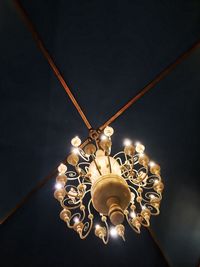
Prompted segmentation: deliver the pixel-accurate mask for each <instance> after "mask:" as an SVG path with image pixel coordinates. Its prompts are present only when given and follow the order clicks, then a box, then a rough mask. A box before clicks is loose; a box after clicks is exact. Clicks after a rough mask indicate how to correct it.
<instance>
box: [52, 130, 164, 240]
mask: <svg viewBox="0 0 200 267" xmlns="http://www.w3.org/2000/svg"><path fill="white" fill-rule="evenodd" d="M113 133H114V130H113V128H112V127H109V126H108V127H106V128H105V129H104V134H103V135H101V136H100V133H98V132H94V133H93V134H92V135H91V137H92V138H90V139H89V142H87V144H86V145H84V144H82V145H81V140H80V139H79V138H78V137H75V138H73V139H72V140H71V144H72V146H73V149H72V152H71V154H70V155H69V156H68V158H67V163H68V166H66V165H65V164H63V163H61V164H60V166H59V167H58V176H57V178H56V185H55V187H56V190H55V192H54V197H55V198H56V199H57V200H58V201H59V202H60V205H61V207H62V211H61V213H60V218H61V219H62V220H63V221H64V222H66V224H67V226H68V227H69V228H71V229H73V230H75V231H76V232H77V233H78V234H79V236H80V238H81V239H84V238H86V237H87V236H88V234H89V233H90V231H91V230H92V229H93V225H94V223H95V226H94V232H95V235H96V236H97V237H99V238H100V239H102V241H103V242H104V243H105V244H107V243H108V241H109V236H110V235H111V236H120V237H121V238H122V239H123V240H125V238H124V232H125V227H124V225H123V223H124V221H127V223H128V224H129V225H130V227H131V228H132V229H133V230H134V231H135V232H137V233H140V229H141V226H144V227H149V225H150V218H151V215H158V214H159V206H160V202H161V199H162V191H163V189H164V184H163V183H162V181H161V176H160V166H159V165H158V164H156V163H154V162H152V161H150V160H149V158H148V156H147V155H146V154H145V153H144V150H145V147H144V145H142V144H140V143H136V144H135V145H133V144H132V143H131V141H130V140H125V142H124V150H123V151H120V152H118V153H117V154H115V155H114V156H111V147H112V142H111V136H112V135H113ZM99 137H100V138H99Z"/></svg>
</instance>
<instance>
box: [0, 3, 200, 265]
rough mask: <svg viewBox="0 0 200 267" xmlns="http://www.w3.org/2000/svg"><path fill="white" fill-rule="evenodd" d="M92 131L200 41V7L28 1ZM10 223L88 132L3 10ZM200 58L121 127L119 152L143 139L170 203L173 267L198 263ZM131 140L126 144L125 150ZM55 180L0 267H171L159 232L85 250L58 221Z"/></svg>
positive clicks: (35, 202) (163, 220)
mask: <svg viewBox="0 0 200 267" xmlns="http://www.w3.org/2000/svg"><path fill="white" fill-rule="evenodd" d="M22 4H23V6H24V7H25V9H26V10H27V12H28V14H29V16H30V18H31V20H32V21H33V23H34V24H35V26H36V28H37V30H38V31H39V33H40V35H41V36H42V39H43V40H44V43H45V45H46V46H47V48H48V50H49V51H50V53H51V55H52V56H53V58H54V59H55V62H56V64H57V65H58V66H59V68H60V70H61V72H62V74H63V76H64V78H65V79H66V81H67V84H68V85H69V87H70V88H71V89H72V92H73V93H74V95H75V97H76V98H77V100H78V102H79V103H80V104H81V106H82V107H83V110H84V111H85V113H86V115H87V117H88V119H89V120H90V122H91V124H92V125H93V126H94V127H97V126H99V125H101V124H102V123H103V122H104V121H105V120H106V119H108V118H109V117H110V116H111V115H112V114H113V113H114V112H116V111H117V110H118V109H119V108H120V107H121V106H122V105H123V104H124V103H126V102H127V101H128V100H129V99H130V98H131V97H132V96H134V95H135V94H136V93H137V92H138V91H139V90H140V89H141V88H142V87H143V86H144V85H145V84H146V83H148V82H149V81H150V80H151V79H153V78H154V77H155V76H156V74H158V73H159V72H160V71H161V70H162V69H163V68H164V67H165V66H166V65H168V64H169V63H170V62H172V61H173V60H174V59H175V58H176V57H177V56H178V55H180V54H181V53H182V52H183V51H185V50H186V49H187V48H189V47H190V46H191V45H192V44H193V43H194V42H195V41H197V40H198V39H200V26H199V25H200V1H197V0H196V1H153V2H152V1H142V2H141V1H39V0H36V1H26V0H23V1H22ZM0 34H1V42H0V50H1V54H0V63H1V64H0V67H1V72H0V73H1V74H0V108H1V112H0V122H1V130H0V157H1V160H0V162H1V187H2V190H1V195H0V203H1V205H0V217H1V218H3V217H4V216H5V215H6V214H7V212H9V210H10V209H11V208H13V207H14V206H15V205H16V204H17V203H18V202H19V201H20V199H21V198H22V197H23V196H24V195H25V194H26V193H27V192H28V191H29V190H31V188H33V187H34V186H35V185H36V184H37V182H39V181H41V179H42V178H44V177H45V176H46V175H47V174H49V173H50V171H51V170H52V169H54V167H55V166H56V165H57V164H58V163H59V162H60V161H61V160H62V159H63V158H64V157H65V156H66V153H67V152H68V151H69V149H70V146H69V144H70V140H71V138H72V137H73V136H74V135H75V134H78V135H79V136H80V137H81V138H82V139H84V138H85V137H86V136H87V129H86V127H85V125H84V124H83V122H82V121H81V119H80V117H79V115H78V113H77V111H76V110H75V109H74V107H73V105H72V104H71V102H70V100H69V98H68V96H67V95H66V93H65V91H64V90H63V88H62V87H61V85H60V84H59V82H58V81H57V79H56V78H55V76H54V75H53V73H52V71H51V69H50V67H49V65H48V64H47V62H46V61H45V59H44V58H43V56H42V55H41V53H40V51H39V50H38V48H37V47H36V45H35V43H34V41H33V39H32V37H31V34H30V32H29V31H28V29H27V28H26V26H25V25H24V23H23V21H22V20H21V18H20V16H19V14H18V13H17V11H16V9H15V6H14V4H13V2H12V1H1V3H0ZM199 69H200V50H197V51H196V52H195V53H193V55H191V56H190V57H189V58H188V59H186V60H185V61H184V62H183V63H181V64H180V65H179V66H178V67H177V68H176V69H175V70H173V72H172V73H170V74H169V75H168V77H166V78H165V79H164V80H162V81H161V82H160V83H159V84H158V85H157V86H156V87H155V88H154V89H153V90H152V91H151V92H149V93H148V94H147V95H145V96H144V97H143V98H142V99H141V100H140V101H138V102H137V103H136V104H135V105H134V106H132V107H131V108H130V109H129V110H127V111H126V112H125V113H124V114H123V115H122V116H121V117H119V118H118V119H117V121H116V122H115V123H113V127H114V129H115V133H116V134H115V136H114V139H113V143H114V149H115V150H117V149H118V148H120V146H121V143H122V141H123V138H124V137H129V138H132V139H133V140H140V141H141V142H143V143H144V144H145V145H146V148H147V153H148V154H149V155H150V156H151V157H152V158H153V160H155V161H157V162H158V163H160V165H161V166H162V173H163V178H164V182H165V187H166V188H165V193H164V196H163V203H162V206H161V214H160V216H158V217H156V218H153V220H152V228H153V230H154V232H155V233H156V236H157V238H158V240H159V243H160V245H161V247H162V249H163V251H164V253H165V254H166V255H167V257H168V259H169V261H170V265H171V266H173V267H190V266H191V267H192V266H195V267H196V266H197V264H198V260H199V258H200V213H199V206H200V197H199V185H200V183H199V173H200V170H199V168H200V167H199V162H198V158H199V156H198V151H199V148H200V145H199V134H200V133H199V111H200V107H199V96H200V90H199V84H200V75H199ZM120 142H121V143H120ZM58 214H59V207H58V204H57V203H56V201H54V199H53V181H50V182H49V183H48V184H46V185H45V186H44V187H43V188H42V189H41V190H40V191H39V192H37V193H36V194H35V195H34V196H33V197H32V198H31V199H30V201H29V202H28V203H27V204H25V205H24V206H23V208H21V209H20V210H19V211H18V212H17V213H16V214H15V215H14V216H13V217H11V218H10V219H9V220H8V221H7V222H6V223H5V224H3V225H2V226H1V229H2V231H1V236H0V248H1V250H0V251H1V252H0V253H1V254H0V256H1V262H2V263H3V264H2V266H24V265H26V266H40V265H41V266H42V265H45V266H79V265H82V266H86V265H89V266H137V267H138V266H159V267H160V266H161V267H162V266H163V267H164V266H167V265H166V262H165V261H164V258H163V257H162V255H161V253H160V252H159V250H158V249H157V247H156V246H155V244H154V242H153V240H152V239H151V237H150V235H149V233H148V232H147V231H145V229H144V230H143V232H142V234H141V235H139V236H138V235H136V234H135V233H133V232H131V231H130V230H128V229H127V233H126V237H127V241H126V243H125V244H124V243H123V242H119V241H116V240H113V241H112V242H111V244H109V245H108V246H106V247H104V246H103V245H102V244H101V243H100V241H99V240H97V239H96V238H95V237H94V236H93V235H91V236H90V237H89V238H88V240H86V241H80V240H79V239H78V237H77V236H76V234H75V233H74V232H72V231H69V230H66V228H65V225H64V224H63V223H62V222H61V221H60V219H59V217H58Z"/></svg>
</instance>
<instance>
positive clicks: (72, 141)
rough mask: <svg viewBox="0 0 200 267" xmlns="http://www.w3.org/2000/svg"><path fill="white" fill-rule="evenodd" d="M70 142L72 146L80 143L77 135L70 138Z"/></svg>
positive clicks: (77, 145)
mask: <svg viewBox="0 0 200 267" xmlns="http://www.w3.org/2000/svg"><path fill="white" fill-rule="evenodd" d="M71 144H72V146H74V147H79V146H80V144H81V139H80V138H79V137H78V136H75V137H74V138H73V139H72V140H71Z"/></svg>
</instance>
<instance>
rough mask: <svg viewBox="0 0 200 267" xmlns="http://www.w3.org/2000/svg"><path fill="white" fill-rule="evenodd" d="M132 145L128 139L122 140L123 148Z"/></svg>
mask: <svg viewBox="0 0 200 267" xmlns="http://www.w3.org/2000/svg"><path fill="white" fill-rule="evenodd" d="M131 144H132V142H131V140H130V139H125V140H124V146H130V145H131Z"/></svg>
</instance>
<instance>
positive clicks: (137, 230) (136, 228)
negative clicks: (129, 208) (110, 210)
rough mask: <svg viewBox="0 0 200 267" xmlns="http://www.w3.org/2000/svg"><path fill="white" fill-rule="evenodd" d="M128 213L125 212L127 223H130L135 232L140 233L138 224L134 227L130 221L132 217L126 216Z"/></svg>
mask: <svg viewBox="0 0 200 267" xmlns="http://www.w3.org/2000/svg"><path fill="white" fill-rule="evenodd" d="M128 214H129V212H126V213H125V217H126V221H127V222H128V224H129V225H130V227H131V228H132V229H133V230H134V231H135V232H136V233H137V234H139V233H140V227H139V225H138V227H135V226H134V225H133V224H132V222H131V221H132V220H133V219H131V218H129V217H128Z"/></svg>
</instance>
